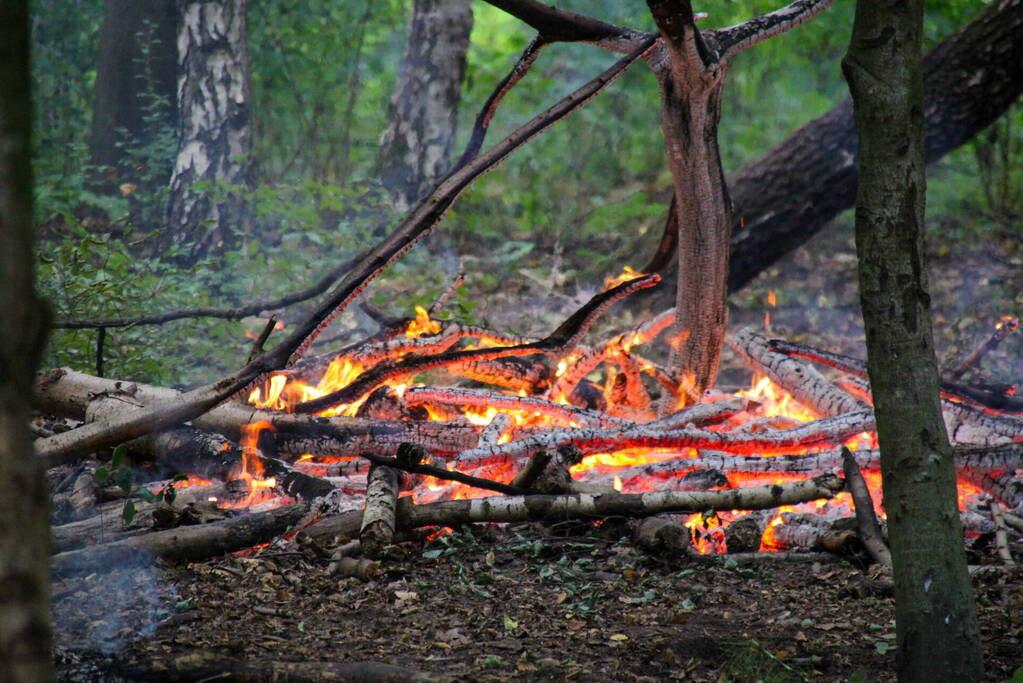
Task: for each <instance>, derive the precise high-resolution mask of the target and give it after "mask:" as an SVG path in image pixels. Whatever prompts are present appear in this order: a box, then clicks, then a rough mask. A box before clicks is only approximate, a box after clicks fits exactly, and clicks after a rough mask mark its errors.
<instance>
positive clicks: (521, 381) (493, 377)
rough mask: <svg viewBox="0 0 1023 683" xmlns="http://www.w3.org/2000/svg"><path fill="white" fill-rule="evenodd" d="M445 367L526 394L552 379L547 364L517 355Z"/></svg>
mask: <svg viewBox="0 0 1023 683" xmlns="http://www.w3.org/2000/svg"><path fill="white" fill-rule="evenodd" d="M445 369H446V370H447V371H448V372H449V373H450V374H452V375H457V376H459V377H465V378H466V379H471V380H475V381H477V382H482V383H484V384H492V385H494V386H498V387H503V388H505V389H510V390H511V391H515V392H519V391H522V392H525V393H527V394H535V393H536V392H537V391H538V390H540V389H542V388H543V387H545V386H547V384H548V383H549V382H550V370H549V369H548V368H547V366H546V365H544V364H542V363H534V362H532V361H530V360H528V359H526V358H516V357H514V356H512V357H509V358H491V359H471V360H468V361H459V362H457V363H453V364H451V365H448V366H447V367H446V368H445Z"/></svg>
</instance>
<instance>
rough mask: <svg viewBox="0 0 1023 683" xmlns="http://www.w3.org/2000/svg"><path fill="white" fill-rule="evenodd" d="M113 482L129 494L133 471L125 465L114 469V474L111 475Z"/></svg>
mask: <svg viewBox="0 0 1023 683" xmlns="http://www.w3.org/2000/svg"><path fill="white" fill-rule="evenodd" d="M111 478H112V479H113V480H114V483H115V484H117V485H118V486H120V487H121V490H122V491H124V493H125V494H126V495H127V494H130V493H131V489H132V486H133V485H134V484H135V473H134V472H132V471H131V470H130V469H128V468H127V467H122V468H121V469H119V470H114V474H113V476H112V477H111Z"/></svg>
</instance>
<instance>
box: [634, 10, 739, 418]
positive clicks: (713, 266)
mask: <svg viewBox="0 0 1023 683" xmlns="http://www.w3.org/2000/svg"><path fill="white" fill-rule="evenodd" d="M647 4H648V5H649V6H650V10H651V12H652V13H653V15H654V18H655V19H656V20H657V24H658V27H659V28H660V29H661V35H662V36H664V38H665V45H666V46H667V50H666V52H667V63H666V64H664V65H662V66H660V67H659V68H655V72H656V73H657V80H658V85H659V86H660V91H661V129H662V130H663V131H664V147H665V151H666V152H667V156H668V166H669V168H670V169H671V177H672V181H673V185H674V189H675V200H676V203H677V214H678V225H677V230H678V246H677V254H678V263H679V269H678V270H679V275H678V281H677V286H676V290H675V310H676V320H677V322H676V325H675V328H674V332H673V334H672V344H673V346H674V349H675V354H674V355H675V359H674V361H673V362H672V368H673V369H674V371H675V375H676V376H675V379H676V380H678V381H679V382H680V384H681V386H682V388H683V389H685V391H686V394H687V396H686V401H685V402H686V403H695V402H697V401H699V400H700V397H701V396H702V395H703V392H704V390H705V389H707V388H709V387H711V386H712V385H713V384H714V381H715V380H716V379H717V373H718V362H719V360H720V357H721V347H722V345H723V344H724V339H725V331H726V329H727V325H728V306H727V304H726V295H727V290H726V287H727V282H728V255H729V238H730V236H731V223H732V219H731V200H730V199H729V197H728V190H727V188H726V187H725V177H724V173H723V172H722V170H721V157H720V154H719V153H718V141H717V128H718V122H719V121H720V119H721V91H722V89H723V88H724V76H725V64H724V63H723V62H718V61H716V60H714V59H706V58H705V57H704V56H703V54H702V53H703V52H704V48H703V45H702V41H701V38H700V35H699V32H698V31H697V29H696V26H695V25H694V24H693V15H692V10H691V8H689V7H688V5H689V3H688V2H686V3H679V5H684V6H686V8H685V11H680V10H679V9H678V7H676V6H675V5H676V3H668V2H663V0H648V3H647ZM680 20H682V21H681V22H680V23H681V25H676V24H673V23H672V22H673V21H675V22H679V21H680Z"/></svg>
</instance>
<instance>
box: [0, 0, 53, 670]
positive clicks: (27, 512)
mask: <svg viewBox="0 0 1023 683" xmlns="http://www.w3.org/2000/svg"><path fill="white" fill-rule="evenodd" d="M0 26H3V29H2V30H0V33H2V38H0V92H2V93H3V96H2V97H0V242H2V244H3V248H0V282H3V283H4V286H3V287H0V310H3V312H4V321H5V324H4V325H3V327H2V328H0V329H2V332H0V586H2V588H0V680H4V681H47V680H50V679H51V678H52V676H53V672H52V667H51V663H50V606H49V597H50V596H49V562H50V561H49V554H50V533H49V525H50V524H49V506H48V504H47V497H46V487H45V484H44V481H43V472H42V468H41V467H40V465H39V461H38V460H37V459H36V458H35V457H34V454H33V452H32V442H31V439H30V435H29V432H28V427H27V425H28V418H29V414H28V413H29V411H28V407H29V396H31V392H32V380H33V374H34V372H35V368H36V366H37V365H38V363H39V356H40V354H41V353H42V349H43V346H44V344H45V335H46V328H47V325H48V313H47V310H48V309H46V307H45V305H44V304H43V303H42V302H41V301H39V300H38V299H37V298H36V297H35V293H34V284H33V271H32V265H33V259H32V243H33V238H34V231H33V229H32V173H31V169H30V165H29V163H30V159H31V147H30V145H31V125H32V123H31V122H32V112H31V106H30V100H29V64H28V45H29V38H28V35H29V34H28V3H27V2H25V1H24V0H11V1H10V2H4V3H0Z"/></svg>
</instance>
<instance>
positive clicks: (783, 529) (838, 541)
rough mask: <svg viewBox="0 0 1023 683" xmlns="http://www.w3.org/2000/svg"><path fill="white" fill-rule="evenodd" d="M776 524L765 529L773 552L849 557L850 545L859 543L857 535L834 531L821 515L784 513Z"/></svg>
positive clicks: (840, 530)
mask: <svg viewBox="0 0 1023 683" xmlns="http://www.w3.org/2000/svg"><path fill="white" fill-rule="evenodd" d="M775 522H777V523H775ZM775 522H772V524H771V525H769V526H768V532H767V533H768V534H769V536H770V540H769V541H767V540H765V543H768V544H769V546H770V547H772V548H779V549H782V550H788V549H793V548H806V549H808V550H822V551H825V552H829V553H836V554H839V555H848V554H849V552H850V550H851V549H852V547H853V545H854V544H858V543H859V539H858V538H857V536H856V532H854V531H851V530H848V529H833V528H832V526H831V522H829V521H828V520H826V519H824V518H822V517H821V516H820V515H808V514H798V513H793V512H783V513H781V515H779V517H777V518H776V519H775Z"/></svg>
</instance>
